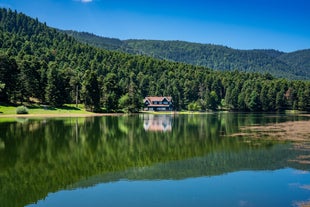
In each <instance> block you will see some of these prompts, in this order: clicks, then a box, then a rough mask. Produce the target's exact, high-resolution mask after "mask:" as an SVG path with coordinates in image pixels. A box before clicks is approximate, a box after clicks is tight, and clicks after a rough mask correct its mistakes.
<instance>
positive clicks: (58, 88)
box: [45, 63, 66, 107]
mask: <svg viewBox="0 0 310 207" xmlns="http://www.w3.org/2000/svg"><path fill="white" fill-rule="evenodd" d="M45 93H46V100H47V101H48V103H49V104H50V105H51V106H55V107H60V106H62V105H63V104H64V103H65V102H66V93H65V91H64V80H63V76H61V74H60V72H59V71H58V69H57V66H56V64H54V63H52V64H50V66H49V70H48V74H47V86H46V92H45Z"/></svg>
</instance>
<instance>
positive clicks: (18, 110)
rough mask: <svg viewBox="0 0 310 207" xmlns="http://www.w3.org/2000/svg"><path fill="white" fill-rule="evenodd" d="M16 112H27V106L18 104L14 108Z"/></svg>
mask: <svg viewBox="0 0 310 207" xmlns="http://www.w3.org/2000/svg"><path fill="white" fill-rule="evenodd" d="M16 113H17V114H28V113H29V112H28V108H27V107H26V106H19V107H17V108H16Z"/></svg>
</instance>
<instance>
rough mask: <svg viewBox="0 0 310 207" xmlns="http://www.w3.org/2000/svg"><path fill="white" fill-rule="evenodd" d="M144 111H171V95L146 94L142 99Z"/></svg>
mask: <svg viewBox="0 0 310 207" xmlns="http://www.w3.org/2000/svg"><path fill="white" fill-rule="evenodd" d="M143 103H144V111H172V110H173V105H172V97H171V96H148V97H145V98H144V99H143Z"/></svg>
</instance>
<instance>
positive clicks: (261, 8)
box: [0, 0, 310, 52]
mask: <svg viewBox="0 0 310 207" xmlns="http://www.w3.org/2000/svg"><path fill="white" fill-rule="evenodd" d="M0 6H1V7H6V8H11V9H13V10H15V9H16V10H17V11H19V12H23V13H25V14H27V15H29V16H31V17H37V18H38V19H39V20H40V21H42V22H46V23H47V25H49V26H52V27H56V28H60V29H71V30H77V31H86V32H90V33H94V34H97V35H100V36H105V37H114V38H119V39H157V40H185V41H190V42H198V43H212V44H220V45H225V46H228V47H232V48H236V49H277V50H281V51H285V52H290V51H295V50H299V49H308V48H310V0H252V1H251V0H215V1H210V0H205V1H202V0H0Z"/></svg>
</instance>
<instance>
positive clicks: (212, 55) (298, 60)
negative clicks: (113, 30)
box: [66, 31, 310, 80]
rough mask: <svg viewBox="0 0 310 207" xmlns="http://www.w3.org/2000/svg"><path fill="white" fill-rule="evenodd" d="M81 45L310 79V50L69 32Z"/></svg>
mask: <svg viewBox="0 0 310 207" xmlns="http://www.w3.org/2000/svg"><path fill="white" fill-rule="evenodd" d="M66 33H67V34H69V35H71V36H73V37H75V38H76V39H77V40H79V41H81V42H85V43H88V44H90V45H93V46H96V47H100V48H105V49H108V50H117V51H122V52H127V53H131V54H142V55H147V56H150V57H154V58H158V59H164V60H170V61H176V62H183V63H188V64H192V65H199V66H205V67H208V68H213V69H216V70H225V71H231V70H236V69H237V70H240V71H247V72H260V73H266V72H269V73H270V74H272V75H274V76H276V77H284V78H289V79H308V80H309V79H310V64H309V60H310V50H302V51H296V52H293V53H284V52H280V51H276V50H236V49H232V48H228V47H224V46H220V45H212V44H199V43H190V42H184V41H159V40H125V41H121V40H119V39H111V38H104V37H99V36H96V35H94V34H89V33H85V32H82V33H79V32H74V31H66Z"/></svg>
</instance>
